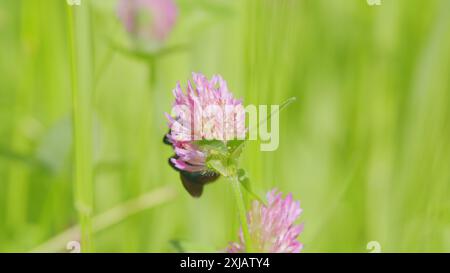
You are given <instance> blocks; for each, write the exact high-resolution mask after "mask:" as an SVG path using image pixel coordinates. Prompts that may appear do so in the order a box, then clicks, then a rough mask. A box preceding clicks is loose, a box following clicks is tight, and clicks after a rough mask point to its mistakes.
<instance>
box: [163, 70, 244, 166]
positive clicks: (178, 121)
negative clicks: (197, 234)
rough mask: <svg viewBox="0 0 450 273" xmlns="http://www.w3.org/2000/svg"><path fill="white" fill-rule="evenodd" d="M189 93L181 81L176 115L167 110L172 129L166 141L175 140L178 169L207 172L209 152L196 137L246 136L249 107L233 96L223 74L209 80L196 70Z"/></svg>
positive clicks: (203, 138)
mask: <svg viewBox="0 0 450 273" xmlns="http://www.w3.org/2000/svg"><path fill="white" fill-rule="evenodd" d="M192 78H193V83H194V85H192V84H191V82H190V81H189V82H188V85H187V90H186V93H185V92H183V90H182V89H181V86H180V84H179V83H178V84H177V86H176V88H175V89H174V90H173V94H174V96H175V103H174V105H173V108H172V116H170V115H168V114H166V116H167V119H168V120H169V128H170V131H169V133H168V134H167V135H166V139H165V141H166V143H169V144H172V146H173V148H174V150H175V154H176V155H175V156H174V157H172V158H171V159H170V162H171V164H172V166H173V167H174V168H176V169H177V170H181V171H185V172H191V173H197V172H198V173H200V174H203V173H206V172H208V171H209V170H208V168H207V166H206V164H205V163H206V159H207V157H208V154H207V152H206V151H204V150H201V149H200V147H199V146H198V145H196V143H195V141H199V140H220V141H223V142H226V141H228V140H232V139H238V138H239V139H243V138H244V137H245V111H244V107H243V106H242V102H241V101H240V100H237V99H235V98H234V97H233V94H231V93H230V92H229V90H228V87H227V83H226V82H225V80H223V79H222V77H221V76H219V75H216V76H213V77H212V79H211V80H208V79H207V78H206V77H205V76H204V75H202V74H197V73H193V74H192Z"/></svg>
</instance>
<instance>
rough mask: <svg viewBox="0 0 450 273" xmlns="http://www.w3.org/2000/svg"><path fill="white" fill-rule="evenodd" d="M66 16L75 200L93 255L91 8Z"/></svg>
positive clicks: (69, 11)
mask: <svg viewBox="0 0 450 273" xmlns="http://www.w3.org/2000/svg"><path fill="white" fill-rule="evenodd" d="M75 9H76V10H75ZM67 14H68V17H67V18H68V34H69V48H70V63H71V67H70V68H71V69H70V70H71V88H72V103H73V106H72V107H73V109H72V111H73V112H72V116H73V139H74V156H75V159H74V163H75V171H74V176H75V177H74V182H75V183H74V193H75V197H74V199H75V208H76V209H77V211H78V215H79V222H80V228H81V250H82V251H83V252H92V251H93V247H92V220H91V217H92V211H93V189H92V179H93V178H92V128H91V127H92V110H91V102H92V99H91V95H92V83H93V81H92V73H91V72H92V56H91V52H92V48H91V39H90V21H89V19H90V18H89V16H90V14H89V5H83V6H73V7H72V6H69V5H68V8H67Z"/></svg>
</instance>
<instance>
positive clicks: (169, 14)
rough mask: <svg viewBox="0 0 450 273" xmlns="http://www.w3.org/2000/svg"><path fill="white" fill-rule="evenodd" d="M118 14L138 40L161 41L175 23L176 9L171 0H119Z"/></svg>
mask: <svg viewBox="0 0 450 273" xmlns="http://www.w3.org/2000/svg"><path fill="white" fill-rule="evenodd" d="M118 16H119V19H120V20H121V21H122V23H123V24H124V26H125V28H126V30H127V31H128V32H129V33H130V34H131V35H132V36H133V37H135V38H137V39H138V40H143V41H146V42H149V41H156V42H163V41H164V40H165V39H166V38H167V36H168V34H169V33H170V32H171V30H172V29H173V27H174V25H175V22H176V20H177V16H178V9H177V6H176V4H175V3H174V2H173V0H119V4H118Z"/></svg>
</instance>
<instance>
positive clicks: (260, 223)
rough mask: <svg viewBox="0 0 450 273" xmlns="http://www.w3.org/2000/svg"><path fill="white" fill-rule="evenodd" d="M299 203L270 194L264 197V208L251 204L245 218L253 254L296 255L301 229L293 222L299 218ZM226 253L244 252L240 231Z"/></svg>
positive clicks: (299, 244) (290, 198)
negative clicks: (237, 237) (236, 239)
mask: <svg viewBox="0 0 450 273" xmlns="http://www.w3.org/2000/svg"><path fill="white" fill-rule="evenodd" d="M301 212H302V209H301V208H300V202H299V201H294V200H293V199H292V194H288V195H287V196H286V198H284V199H283V197H282V195H281V193H279V192H277V190H272V191H270V192H268V193H267V205H264V204H261V203H260V202H259V201H254V202H253V204H252V208H251V209H250V211H249V213H248V214H247V219H248V225H249V233H250V237H251V239H252V243H253V248H254V251H255V252H261V253H298V252H300V251H301V250H302V248H303V244H302V243H300V242H299V241H298V240H297V238H298V237H299V235H300V233H301V232H302V230H303V225H295V224H294V222H295V221H296V220H297V218H298V217H299V216H300V214H301ZM226 251H227V252H229V253H241V252H245V251H246V247H245V242H244V236H243V234H242V230H241V231H240V234H239V242H237V243H236V242H235V243H230V245H229V246H228V248H227V250H226Z"/></svg>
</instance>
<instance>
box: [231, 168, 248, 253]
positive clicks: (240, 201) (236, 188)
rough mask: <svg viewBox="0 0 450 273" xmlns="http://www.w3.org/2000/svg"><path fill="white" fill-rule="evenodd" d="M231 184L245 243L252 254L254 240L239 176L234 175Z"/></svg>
mask: <svg viewBox="0 0 450 273" xmlns="http://www.w3.org/2000/svg"><path fill="white" fill-rule="evenodd" d="M230 180H231V184H232V186H233V192H234V197H235V199H236V204H237V207H238V211H239V218H240V222H241V225H242V233H243V235H244V241H245V246H246V251H247V252H252V251H253V247H252V240H251V237H250V233H249V228H248V223H247V214H246V209H245V202H244V197H243V196H242V191H241V185H240V183H239V179H238V177H237V175H233V176H231V177H230Z"/></svg>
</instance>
